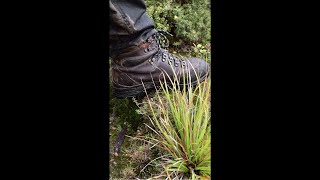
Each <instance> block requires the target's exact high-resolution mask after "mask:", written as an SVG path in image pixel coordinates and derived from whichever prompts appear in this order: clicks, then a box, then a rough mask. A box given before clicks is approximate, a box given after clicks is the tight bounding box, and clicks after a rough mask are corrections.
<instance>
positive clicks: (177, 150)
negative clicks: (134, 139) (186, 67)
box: [140, 77, 211, 179]
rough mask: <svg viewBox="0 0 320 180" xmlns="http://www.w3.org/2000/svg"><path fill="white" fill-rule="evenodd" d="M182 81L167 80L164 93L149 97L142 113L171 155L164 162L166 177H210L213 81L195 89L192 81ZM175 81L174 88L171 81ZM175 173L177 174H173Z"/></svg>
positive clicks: (162, 85)
mask: <svg viewBox="0 0 320 180" xmlns="http://www.w3.org/2000/svg"><path fill="white" fill-rule="evenodd" d="M184 79H185V82H186V83H185V84H184V86H183V87H180V86H177V84H178V83H179V81H178V80H177V79H176V78H175V79H170V78H169V80H168V79H165V80H164V82H163V83H162V84H161V92H158V91H157V93H156V94H155V96H153V97H152V98H151V97H150V96H149V95H147V100H148V105H149V107H148V108H146V107H142V108H141V109H140V110H142V111H143V113H144V114H147V115H149V118H150V120H151V123H152V125H153V128H151V127H150V128H151V129H152V131H153V132H155V133H156V134H157V135H158V136H159V140H156V142H158V144H159V147H160V148H162V149H163V150H164V151H166V152H167V153H168V155H169V156H168V158H166V161H165V162H164V165H163V166H164V167H165V171H166V172H167V176H168V177H170V176H172V175H170V174H175V175H174V176H178V178H183V177H186V176H189V178H190V177H191V178H192V179H198V178H204V179H208V178H210V173H211V168H210V162H211V147H210V143H211V135H210V134H211V128H210V118H211V117H210V101H211V100H210V97H211V93H210V87H211V83H210V79H206V80H205V81H204V82H203V83H198V85H197V86H196V87H195V88H192V87H191V85H190V83H187V82H190V79H189V78H188V77H184ZM167 81H171V82H173V84H176V85H173V87H172V88H170V87H169V85H168V82H167ZM171 172H174V173H171Z"/></svg>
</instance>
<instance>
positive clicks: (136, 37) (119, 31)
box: [109, 0, 157, 50]
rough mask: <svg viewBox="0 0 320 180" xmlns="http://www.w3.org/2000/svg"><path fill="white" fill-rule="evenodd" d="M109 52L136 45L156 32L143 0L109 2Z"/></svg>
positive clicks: (113, 0)
mask: <svg viewBox="0 0 320 180" xmlns="http://www.w3.org/2000/svg"><path fill="white" fill-rule="evenodd" d="M109 5H110V27H109V28H110V31H109V40H110V50H112V49H118V48H122V47H126V46H130V45H138V44H140V43H141V42H143V41H145V40H146V39H147V38H148V37H150V35H152V34H154V33H155V32H157V31H156V30H155V29H154V22H153V21H152V19H151V18H150V17H149V16H148V15H147V12H146V5H145V1H144V0H109Z"/></svg>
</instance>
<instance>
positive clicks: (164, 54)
mask: <svg viewBox="0 0 320 180" xmlns="http://www.w3.org/2000/svg"><path fill="white" fill-rule="evenodd" d="M167 35H169V36H173V35H172V34H170V33H169V32H167V31H163V30H158V32H157V33H155V34H154V35H153V39H154V40H155V41H156V42H157V45H158V47H157V48H158V52H157V53H156V54H155V55H154V56H153V57H152V58H151V59H150V60H149V62H150V63H151V64H153V62H154V61H156V60H159V57H161V61H162V62H165V61H168V63H169V65H171V64H172V63H174V66H176V67H178V66H179V64H181V66H182V67H183V66H185V64H186V62H185V60H183V59H181V58H177V57H175V56H174V55H172V54H171V53H169V52H168V50H167V48H168V47H169V40H168V38H167ZM148 42H152V39H151V38H149V39H148ZM150 45H151V44H150ZM155 48H156V47H153V48H152V47H150V46H149V47H148V48H147V49H146V50H145V52H146V51H150V50H153V49H155Z"/></svg>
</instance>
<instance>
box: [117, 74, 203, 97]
mask: <svg viewBox="0 0 320 180" xmlns="http://www.w3.org/2000/svg"><path fill="white" fill-rule="evenodd" d="M206 77H208V74H207V75H205V76H203V77H201V78H200V83H201V82H203V81H204V80H205V79H206ZM197 84H198V81H194V82H192V83H191V86H196V85H197ZM182 86H183V85H180V87H182ZM145 89H146V91H147V93H148V92H150V91H152V90H155V86H154V84H153V82H151V83H144V87H143V85H141V86H134V87H127V88H118V87H114V86H113V95H114V96H115V97H116V98H119V99H123V98H132V97H145V96H146V93H145Z"/></svg>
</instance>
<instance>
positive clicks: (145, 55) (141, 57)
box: [111, 31, 209, 98]
mask: <svg viewBox="0 0 320 180" xmlns="http://www.w3.org/2000/svg"><path fill="white" fill-rule="evenodd" d="M163 40H164V41H165V44H164V43H163ZM168 43H169V42H168V39H167V38H166V37H165V36H164V32H163V31H159V32H157V33H156V34H154V35H152V36H151V37H149V38H148V40H147V41H146V42H143V43H141V44H140V45H138V46H131V47H127V48H125V49H121V50H118V51H113V52H111V58H112V65H111V67H112V83H113V92H114V95H115V97H117V98H128V97H137V96H144V95H145V89H146V90H147V91H149V90H152V89H155V87H156V86H159V85H160V81H162V80H163V79H164V78H166V77H170V78H171V79H173V78H174V73H175V74H176V75H177V77H178V78H180V79H182V78H181V77H182V76H183V75H184V74H186V73H190V76H191V85H196V84H197V83H198V80H197V77H196V74H197V76H198V79H199V80H200V82H202V81H203V80H204V79H205V78H206V77H207V76H208V74H209V64H208V63H206V62H205V61H204V60H202V59H198V58H178V57H175V56H174V55H172V54H171V53H169V52H168V51H167V50H166V49H163V48H167V47H168ZM167 82H170V81H169V80H167ZM182 82H183V81H182V80H181V84H182ZM142 83H143V85H142Z"/></svg>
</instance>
